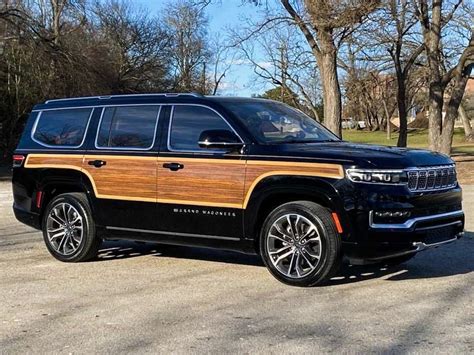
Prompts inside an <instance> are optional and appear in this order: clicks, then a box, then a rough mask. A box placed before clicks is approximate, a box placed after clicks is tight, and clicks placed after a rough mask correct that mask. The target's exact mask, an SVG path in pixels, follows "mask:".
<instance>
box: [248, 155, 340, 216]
mask: <svg viewBox="0 0 474 355" xmlns="http://www.w3.org/2000/svg"><path fill="white" fill-rule="evenodd" d="M275 175H290V176H291V175H295V176H318V177H327V178H333V179H342V178H343V177H344V171H343V169H342V166H341V165H338V164H325V163H298V162H279V161H258V160H249V161H247V168H246V173H245V176H246V178H245V193H244V195H245V199H244V201H243V204H242V208H246V207H247V204H248V202H249V200H250V197H251V195H252V192H253V189H254V188H255V186H257V184H258V183H259V182H260V181H262V180H263V179H264V178H266V177H269V176H275Z"/></svg>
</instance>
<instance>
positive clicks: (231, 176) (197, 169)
mask: <svg viewBox="0 0 474 355" xmlns="http://www.w3.org/2000/svg"><path fill="white" fill-rule="evenodd" d="M171 162H177V163H181V164H183V165H184V168H183V169H181V170H178V171H171V170H169V169H167V168H163V164H164V163H171ZM244 183H245V162H244V161H242V160H223V159H197V158H196V159H194V158H166V159H164V158H159V162H158V180H157V196H158V201H159V202H162V203H177V204H186V205H202V206H220V207H230V208H242V201H243V193H244Z"/></svg>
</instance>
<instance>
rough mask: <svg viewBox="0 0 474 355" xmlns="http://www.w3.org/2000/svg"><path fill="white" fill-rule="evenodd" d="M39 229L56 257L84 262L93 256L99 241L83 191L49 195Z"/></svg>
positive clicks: (97, 248) (68, 260)
mask: <svg viewBox="0 0 474 355" xmlns="http://www.w3.org/2000/svg"><path fill="white" fill-rule="evenodd" d="M42 229H43V238H44V242H45V244H46V247H47V248H48V251H49V252H50V253H51V254H52V255H53V256H54V257H55V258H56V259H58V260H61V261H65V262H78V261H86V260H89V259H92V258H94V257H95V256H96V255H97V252H98V250H99V246H100V242H101V241H100V239H99V238H97V236H96V232H95V223H94V220H93V218H92V214H91V209H90V206H89V202H88V200H87V198H86V196H85V195H84V194H81V193H67V194H62V195H59V196H56V197H55V198H53V200H52V201H51V202H50V203H49V204H48V206H47V208H46V211H45V213H44V216H43V224H42Z"/></svg>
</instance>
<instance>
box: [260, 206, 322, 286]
mask: <svg viewBox="0 0 474 355" xmlns="http://www.w3.org/2000/svg"><path fill="white" fill-rule="evenodd" d="M267 251H268V254H269V258H270V261H271V262H272V264H273V266H274V267H275V268H276V269H277V270H278V271H279V272H280V273H282V274H283V275H285V276H286V277H290V278H294V279H299V278H303V277H305V276H307V275H309V274H310V273H312V272H313V271H314V270H315V269H316V268H317V266H318V264H319V262H320V260H321V237H320V234H319V231H318V228H317V227H316V226H315V224H314V223H313V222H311V221H310V220H309V219H307V218H306V217H304V216H302V215H300V214H296V213H291V214H285V215H283V216H281V217H279V218H278V219H277V220H276V221H275V222H274V223H273V224H272V226H271V227H270V229H269V232H268V235H267Z"/></svg>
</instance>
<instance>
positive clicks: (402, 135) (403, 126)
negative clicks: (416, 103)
mask: <svg viewBox="0 0 474 355" xmlns="http://www.w3.org/2000/svg"><path fill="white" fill-rule="evenodd" d="M401 81H402V82H400V81H399V82H398V89H397V107H398V119H399V122H400V127H399V131H398V141H397V147H406V146H407V134H408V122H407V107H406V93H405V84H404V80H403V79H401Z"/></svg>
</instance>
